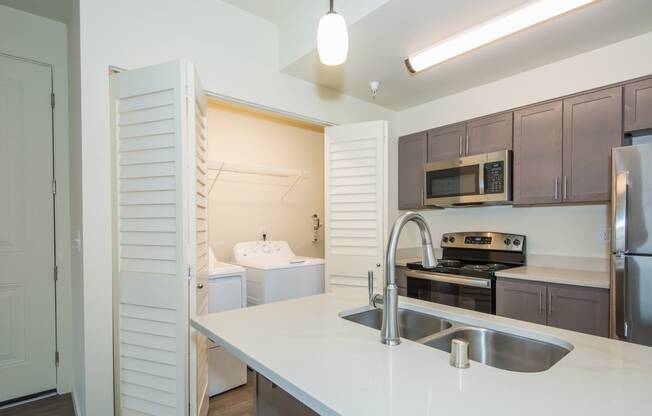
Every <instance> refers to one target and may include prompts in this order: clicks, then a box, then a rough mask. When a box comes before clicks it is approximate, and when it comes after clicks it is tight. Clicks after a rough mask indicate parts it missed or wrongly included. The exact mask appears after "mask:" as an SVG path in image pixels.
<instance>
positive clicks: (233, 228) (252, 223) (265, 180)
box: [208, 103, 324, 261]
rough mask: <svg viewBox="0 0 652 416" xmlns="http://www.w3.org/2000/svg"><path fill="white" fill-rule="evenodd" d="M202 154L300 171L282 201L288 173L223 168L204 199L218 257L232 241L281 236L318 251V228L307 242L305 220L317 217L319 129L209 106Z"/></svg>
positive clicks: (320, 211)
mask: <svg viewBox="0 0 652 416" xmlns="http://www.w3.org/2000/svg"><path fill="white" fill-rule="evenodd" d="M208 154H209V161H218V160H219V161H230V162H238V163H246V164H253V165H260V166H271V167H276V168H284V169H297V170H300V171H307V172H308V175H307V177H306V178H303V179H300V180H299V181H298V182H297V184H296V185H295V186H294V187H293V188H292V190H291V191H290V192H289V193H288V194H287V196H286V197H285V198H284V200H283V201H282V200H281V198H282V197H283V194H284V193H285V192H286V191H287V189H288V187H287V185H288V184H289V183H291V182H292V178H275V177H268V176H261V175H251V174H238V173H229V172H222V173H221V174H220V176H219V179H218V180H217V181H216V182H215V186H214V187H213V190H212V191H211V194H210V199H209V201H210V202H209V204H210V206H209V239H210V245H211V247H212V248H213V250H214V251H215V254H216V256H217V258H218V259H219V260H222V261H230V259H231V251H232V249H233V245H234V244H235V243H237V242H239V241H250V240H259V239H260V238H261V231H262V230H263V229H265V230H266V231H267V236H268V239H270V240H286V241H288V242H289V243H290V246H291V247H292V249H293V250H294V252H295V253H297V254H298V255H303V256H310V257H324V242H323V229H321V230H320V231H319V233H318V237H319V241H317V242H316V243H313V242H312V241H311V239H312V219H311V216H312V215H313V214H317V215H318V216H319V218H320V219H322V221H323V218H324V133H323V128H321V127H317V126H311V125H307V124H303V123H296V122H293V121H291V120H287V119H283V118H280V117H274V116H272V115H269V114H265V113H262V112H259V111H251V110H247V109H245V108H242V107H235V106H233V105H224V104H219V103H211V105H210V106H209V110H208Z"/></svg>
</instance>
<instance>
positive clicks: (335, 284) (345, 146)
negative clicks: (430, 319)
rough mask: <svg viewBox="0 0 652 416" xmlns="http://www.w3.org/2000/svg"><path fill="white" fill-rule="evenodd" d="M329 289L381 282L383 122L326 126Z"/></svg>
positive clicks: (384, 222)
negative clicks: (370, 276) (370, 275)
mask: <svg viewBox="0 0 652 416" xmlns="http://www.w3.org/2000/svg"><path fill="white" fill-rule="evenodd" d="M324 157H325V158H326V160H325V165H324V166H325V169H326V172H325V191H326V195H325V204H326V207H325V208H326V209H325V217H326V218H325V219H326V221H325V230H326V240H325V257H326V290H327V291H342V290H348V291H354V290H355V291H359V292H363V291H366V288H367V273H368V272H369V271H371V272H373V273H374V277H375V281H376V282H379V281H380V280H381V276H382V273H383V266H382V265H383V253H384V251H385V240H386V230H387V122H386V121H371V122H366V123H357V124H347V125H341V126H334V127H326V130H325V151H324Z"/></svg>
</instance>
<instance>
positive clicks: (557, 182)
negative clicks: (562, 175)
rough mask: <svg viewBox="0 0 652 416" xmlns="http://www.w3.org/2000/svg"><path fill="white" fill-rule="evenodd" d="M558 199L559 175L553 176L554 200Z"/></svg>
mask: <svg viewBox="0 0 652 416" xmlns="http://www.w3.org/2000/svg"><path fill="white" fill-rule="evenodd" d="M558 199H559V177H558V176H555V201H556V200H558Z"/></svg>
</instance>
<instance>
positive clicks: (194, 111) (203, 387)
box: [186, 64, 208, 416]
mask: <svg viewBox="0 0 652 416" xmlns="http://www.w3.org/2000/svg"><path fill="white" fill-rule="evenodd" d="M186 106H187V108H188V122H187V126H188V134H187V135H186V138H187V149H188V152H187V162H188V166H189V169H188V172H189V173H190V174H189V175H188V177H187V179H188V187H187V189H188V201H189V205H190V209H189V212H190V215H188V216H187V220H188V230H189V231H190V232H189V234H188V250H189V253H188V256H189V258H193V259H195V263H196V264H195V270H194V272H192V273H191V276H192V281H191V285H190V289H191V290H190V303H189V307H190V318H193V317H195V316H197V315H205V314H206V313H208V205H207V203H208V188H207V172H208V170H207V162H206V97H205V96H204V89H203V87H202V85H201V82H200V80H199V77H198V76H197V73H196V71H195V69H194V65H193V64H188V96H187V97H186ZM193 214H194V215H193ZM193 289H194V290H193ZM190 340H191V343H190V397H191V398H192V397H195V398H196V400H191V401H190V414H192V415H195V414H196V415H199V416H206V415H207V414H208V340H207V338H206V337H205V336H203V335H202V334H200V333H199V332H198V331H196V330H195V329H194V328H192V327H191V328H190ZM193 372H194V374H193Z"/></svg>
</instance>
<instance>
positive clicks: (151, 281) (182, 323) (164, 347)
mask: <svg viewBox="0 0 652 416" xmlns="http://www.w3.org/2000/svg"><path fill="white" fill-rule="evenodd" d="M111 88H112V106H113V108H114V112H115V114H114V135H115V140H116V143H115V145H116V151H117V155H116V170H115V171H116V190H117V195H116V196H117V200H116V203H117V204H116V217H117V218H116V229H117V239H116V240H117V247H116V249H117V252H118V258H119V263H118V275H119V276H118V279H119V282H118V299H117V302H116V305H115V307H116V308H117V311H118V314H117V315H118V319H117V321H116V322H115V323H114V325H117V327H118V328H117V331H116V332H117V337H116V340H115V341H116V345H115V359H116V360H118V365H117V366H116V367H117V371H116V374H115V379H116V381H115V390H116V394H117V396H118V400H117V401H118V406H117V407H118V409H119V410H118V412H117V413H118V414H120V415H143V414H146V415H157V416H185V415H188V414H189V413H190V414H191V415H192V416H195V415H206V414H207V411H208V393H207V377H208V376H207V362H206V361H207V358H206V355H207V351H206V348H207V345H206V339H205V338H204V337H203V336H200V335H198V334H197V333H196V331H195V330H194V329H191V328H190V322H189V319H190V318H191V317H193V316H195V315H197V314H202V313H205V311H206V309H207V308H206V302H207V295H206V293H207V291H208V284H207V281H206V273H207V253H206V244H207V240H206V179H205V176H206V156H205V154H206V146H205V126H206V120H205V116H204V114H205V109H206V102H205V98H204V96H203V91H202V88H201V84H200V83H199V80H198V79H197V77H196V74H195V70H194V66H193V65H192V64H190V63H187V62H184V61H175V62H170V63H166V64H160V65H154V66H150V67H146V68H141V69H135V70H132V71H125V72H122V73H119V74H116V75H115V76H114V77H113V79H112V82H111Z"/></svg>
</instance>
